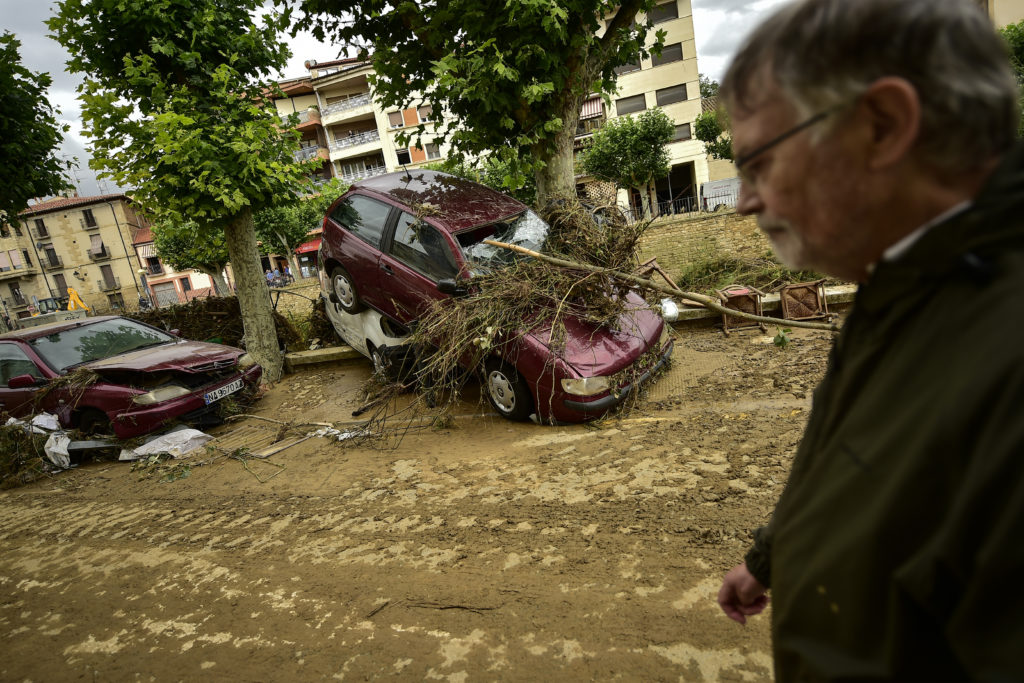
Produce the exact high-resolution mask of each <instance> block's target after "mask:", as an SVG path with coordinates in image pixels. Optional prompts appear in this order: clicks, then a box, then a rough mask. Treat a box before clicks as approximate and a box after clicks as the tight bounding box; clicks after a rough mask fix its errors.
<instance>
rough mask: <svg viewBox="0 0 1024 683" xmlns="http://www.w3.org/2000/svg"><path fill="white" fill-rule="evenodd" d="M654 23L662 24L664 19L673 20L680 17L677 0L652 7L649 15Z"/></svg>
mask: <svg viewBox="0 0 1024 683" xmlns="http://www.w3.org/2000/svg"><path fill="white" fill-rule="evenodd" d="M648 16H649V17H650V20H651V23H652V24H660V23H661V22H663V21H672V20H673V19H678V18H679V5H678V3H677V2H676V0H672V2H666V3H665V4H663V5H657V6H655V7H652V8H651V12H650V14H649V15H648Z"/></svg>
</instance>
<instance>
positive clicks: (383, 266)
mask: <svg viewBox="0 0 1024 683" xmlns="http://www.w3.org/2000/svg"><path fill="white" fill-rule="evenodd" d="M380 269H381V270H383V271H384V272H385V273H387V274H388V275H394V274H395V271H393V270H391V266H389V265H388V264H386V263H382V264H381V266H380Z"/></svg>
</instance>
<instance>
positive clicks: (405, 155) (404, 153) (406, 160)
mask: <svg viewBox="0 0 1024 683" xmlns="http://www.w3.org/2000/svg"><path fill="white" fill-rule="evenodd" d="M398 163H399V164H411V163H412V156H411V155H410V154H409V150H408V149H400V150H398Z"/></svg>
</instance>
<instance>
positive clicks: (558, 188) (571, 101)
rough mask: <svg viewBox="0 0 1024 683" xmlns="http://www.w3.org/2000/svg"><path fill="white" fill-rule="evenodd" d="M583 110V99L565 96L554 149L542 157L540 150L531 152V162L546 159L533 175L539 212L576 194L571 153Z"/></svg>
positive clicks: (573, 163) (574, 168)
mask: <svg viewBox="0 0 1024 683" xmlns="http://www.w3.org/2000/svg"><path fill="white" fill-rule="evenodd" d="M582 106H583V95H568V96H567V97H566V99H565V103H564V104H563V106H562V111H561V112H559V116H560V117H561V119H562V129H561V130H560V131H558V133H557V134H556V135H555V138H554V141H553V143H552V144H553V145H554V149H553V150H552V151H551V152H550V153H549V154H545V152H544V151H543V150H541V149H540V147H539V146H538V147H537V148H535V149H534V151H533V158H534V159H546V161H547V163H546V164H545V165H544V168H538V169H536V170H535V171H534V180H535V181H536V183H537V206H538V208H542V207H543V206H544V205H545V204H547V203H548V201H550V200H551V199H554V198H556V197H571V196H573V195H574V194H576V182H575V180H576V164H575V159H574V158H573V153H572V149H573V142H574V140H575V139H576V126H577V124H579V121H580V107H582ZM549 149H550V148H549Z"/></svg>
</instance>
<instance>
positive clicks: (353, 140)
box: [331, 130, 380, 149]
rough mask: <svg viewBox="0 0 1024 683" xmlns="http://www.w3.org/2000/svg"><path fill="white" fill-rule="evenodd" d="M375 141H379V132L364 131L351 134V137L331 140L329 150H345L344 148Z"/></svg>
mask: <svg viewBox="0 0 1024 683" xmlns="http://www.w3.org/2000/svg"><path fill="white" fill-rule="evenodd" d="M377 140H380V131H378V130H364V131H362V132H361V133H352V134H351V135H346V136H344V137H340V138H336V139H334V140H331V149H345V148H346V147H355V146H356V145H364V144H366V143H368V142H376V141H377Z"/></svg>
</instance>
